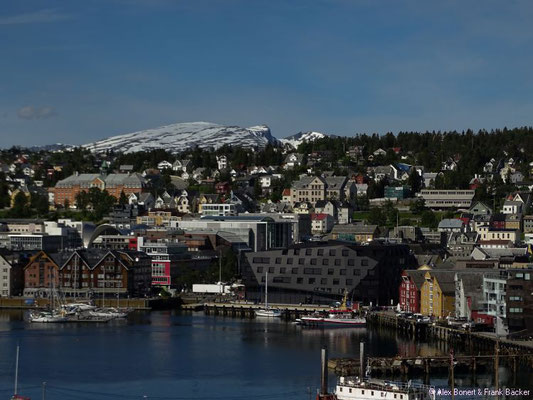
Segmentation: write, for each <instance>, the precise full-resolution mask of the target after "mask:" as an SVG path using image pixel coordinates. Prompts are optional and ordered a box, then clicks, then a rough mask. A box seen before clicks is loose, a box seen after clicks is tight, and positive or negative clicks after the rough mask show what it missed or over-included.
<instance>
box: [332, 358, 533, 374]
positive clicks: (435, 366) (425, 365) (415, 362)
mask: <svg viewBox="0 0 533 400" xmlns="http://www.w3.org/2000/svg"><path fill="white" fill-rule="evenodd" d="M453 360H454V369H455V371H457V372H463V373H472V374H476V373H478V372H480V373H485V372H488V371H494V369H495V368H497V367H498V366H499V365H502V364H505V365H508V366H509V367H510V369H511V370H512V371H513V374H514V373H516V370H517V368H519V366H528V367H529V368H532V367H533V353H529V354H513V355H510V354H502V355H498V356H497V357H496V356H495V355H493V354H488V355H455V356H454V357H453ZM450 365H451V357H450V356H432V357H368V358H367V360H366V363H365V364H364V369H365V370H367V369H369V371H370V373H371V375H372V376H374V377H385V376H409V377H413V376H427V377H429V376H430V375H431V374H434V373H437V374H439V373H447V372H448V371H449V369H450ZM328 368H329V369H330V370H332V371H333V372H335V374H337V375H339V376H353V375H359V373H360V371H361V363H360V360H358V359H353V358H336V359H330V360H329V361H328Z"/></svg>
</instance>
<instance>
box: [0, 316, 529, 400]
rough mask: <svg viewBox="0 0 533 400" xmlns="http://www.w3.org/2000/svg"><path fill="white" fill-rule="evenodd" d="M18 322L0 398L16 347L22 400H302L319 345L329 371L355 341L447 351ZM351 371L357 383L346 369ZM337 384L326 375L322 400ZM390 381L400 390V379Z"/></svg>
mask: <svg viewBox="0 0 533 400" xmlns="http://www.w3.org/2000/svg"><path fill="white" fill-rule="evenodd" d="M26 317H27V312H24V311H0V390H5V392H4V393H10V394H12V393H13V389H12V388H13V379H14V376H13V371H14V360H15V350H14V349H15V348H16V345H17V343H18V342H20V346H21V354H20V361H21V362H20V371H19V387H20V393H21V394H23V395H24V396H27V397H30V398H32V399H36V398H41V395H42V386H43V382H46V391H47V398H49V399H54V400H72V399H83V398H85V399H86V398H88V397H90V398H91V399H92V400H104V399H109V398H110V397H117V396H119V397H120V396H122V398H124V397H127V398H132V399H133V398H142V396H144V395H146V396H148V397H147V398H161V399H171V398H175V397H177V395H176V393H179V397H182V398H191V399H197V398H201V399H214V400H216V399H218V398H224V399H226V400H230V399H242V398H243V396H248V397H249V398H265V399H287V400H307V399H309V398H315V397H316V394H317V390H318V389H319V386H320V384H319V379H320V374H319V370H320V369H319V368H318V365H319V362H320V356H319V355H320V349H321V348H322V346H327V347H328V350H329V353H330V357H331V359H330V363H329V364H331V361H333V360H339V359H344V358H349V359H355V360H357V359H358V357H359V354H360V343H361V342H364V343H365V353H366V354H367V355H368V358H369V359H370V358H371V357H375V358H384V359H393V358H394V357H396V356H397V355H398V354H406V355H407V356H409V357H412V358H413V359H415V358H416V357H418V356H422V355H424V354H431V355H432V357H439V356H440V357H445V356H446V355H447V353H448V351H449V349H448V348H447V347H446V346H445V345H444V344H432V343H424V342H415V341H413V340H412V339H409V338H405V337H403V336H398V335H396V334H394V333H392V332H391V331H382V330H379V329H377V330H376V329H373V328H371V327H362V328H352V327H349V328H343V329H327V328H323V329H302V327H300V326H297V325H295V324H294V323H292V322H289V321H285V320H284V319H280V318H272V319H271V318H267V319H259V318H255V319H254V318H240V317H238V318H234V317H230V316H223V315H216V316H215V315H205V314H204V313H203V312H190V311H188V312H175V311H152V312H145V311H136V312H134V313H132V314H130V315H129V316H128V318H125V319H115V320H112V321H109V322H107V323H105V324H33V323H29V322H28V321H27V319H26ZM481 364H482V362H481V361H480V362H479V365H480V368H479V371H478V372H479V373H478V374H477V377H476V382H477V384H478V385H486V386H490V385H491V382H492V380H493V374H492V371H491V370H490V369H488V370H487V371H486V372H484V371H483V370H482V368H481ZM354 365H355V364H354ZM435 365H436V364H435ZM519 365H520V364H519ZM44 366H45V367H44ZM352 367H353V366H352ZM499 371H500V381H501V384H502V385H508V386H511V385H513V373H512V369H511V367H510V366H509V365H508V364H507V363H506V362H505V361H504V360H503V359H501V360H500V366H499ZM529 371H530V370H526V369H525V368H520V367H519V368H517V371H516V378H515V379H516V382H515V383H514V386H515V387H524V388H527V387H528V385H530V383H529V377H530V376H529ZM342 372H346V371H342ZM351 372H352V373H353V374H354V375H359V371H358V370H357V366H356V365H355V370H353V371H351ZM434 372H435V375H432V377H431V385H435V386H436V387H449V385H448V375H447V372H446V371H444V370H443V371H437V370H435V371H434ZM341 375H343V374H342V373H341V371H340V370H339V371H335V370H334V369H329V374H328V378H329V382H331V385H330V386H328V388H329V391H330V392H331V393H333V392H334V390H335V382H336V380H337V378H339V377H340V376H341ZM373 378H379V377H378V375H375V376H373ZM383 378H384V379H388V378H386V377H385V376H383ZM394 378H395V380H396V381H399V382H401V381H404V379H403V377H402V375H397V376H395V377H394ZM410 379H411V378H410ZM413 379H415V378H413ZM407 380H408V379H405V381H404V382H407ZM206 381H209V382H211V384H210V385H205V384H204V382H206ZM456 381H457V384H458V385H463V386H468V385H470V384H472V382H474V381H473V380H472V377H471V374H469V373H468V372H466V373H463V372H461V371H457V376H456ZM66 382H68V384H66ZM419 382H420V383H422V382H423V379H422V377H420V380H419ZM236 387H238V388H239V392H238V393H236V392H235V388H236ZM128 396H129V397H128Z"/></svg>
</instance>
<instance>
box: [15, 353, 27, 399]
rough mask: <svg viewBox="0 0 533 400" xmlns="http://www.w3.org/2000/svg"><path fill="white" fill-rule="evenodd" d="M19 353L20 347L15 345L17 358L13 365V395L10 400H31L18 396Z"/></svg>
mask: <svg viewBox="0 0 533 400" xmlns="http://www.w3.org/2000/svg"><path fill="white" fill-rule="evenodd" d="M19 353H20V346H18V345H17V358H16V363H15V393H13V396H12V397H11V400H31V399H30V398H29V397H24V396H21V395H19V394H18V391H19V387H18V386H19Z"/></svg>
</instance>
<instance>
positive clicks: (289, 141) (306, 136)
mask: <svg viewBox="0 0 533 400" xmlns="http://www.w3.org/2000/svg"><path fill="white" fill-rule="evenodd" d="M328 136H329V135H326V134H325V133H321V132H313V131H310V132H298V133H297V134H296V135H292V136H289V137H286V138H284V139H280V142H281V143H283V144H284V145H288V146H290V147H292V148H294V149H297V148H298V146H299V145H301V144H302V143H304V142H314V141H315V140H318V139H323V138H325V137H328Z"/></svg>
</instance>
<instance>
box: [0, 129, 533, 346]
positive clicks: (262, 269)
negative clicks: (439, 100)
mask: <svg viewBox="0 0 533 400" xmlns="http://www.w3.org/2000/svg"><path fill="white" fill-rule="evenodd" d="M531 136H532V132H531V128H517V129H514V130H504V131H496V132H490V133H489V132H479V133H477V134H474V133H473V132H471V131H468V132H466V133H465V132H463V133H456V132H455V133H446V134H442V133H426V134H415V133H409V134H408V133H406V134H399V135H397V136H393V135H392V134H391V135H385V136H381V137H378V136H375V135H374V136H367V135H361V136H357V137H354V138H339V137H327V136H323V137H319V138H313V139H309V140H307V141H302V142H301V143H298V145H297V146H294V145H289V144H283V145H279V144H278V145H272V144H267V145H266V146H264V147H256V148H253V149H246V148H240V147H232V146H227V145H225V146H222V147H220V148H218V149H201V148H198V147H196V148H193V149H190V150H185V151H181V152H171V151H166V150H151V151H144V152H136V153H128V154H122V153H119V152H114V151H104V152H91V151H89V150H88V149H86V148H81V147H61V148H58V149H52V150H50V149H47V150H44V149H27V148H18V147H13V148H11V149H6V150H2V151H1V153H0V174H1V181H0V196H1V203H2V204H1V206H2V207H3V210H2V211H1V212H0V216H1V218H0V296H1V298H0V305H2V306H3V307H9V306H10V304H11V305H12V304H14V303H9V300H13V299H19V300H22V302H19V303H17V304H24V305H26V306H29V307H31V306H33V305H35V304H38V302H39V300H40V299H47V298H48V297H50V296H51V294H52V292H53V291H59V292H60V293H61V294H62V295H63V296H64V297H68V298H74V297H75V298H81V299H86V300H93V299H101V298H103V299H105V298H113V299H114V298H117V297H118V298H119V299H120V298H122V299H135V298H145V299H146V298H169V299H171V298H181V297H186V296H189V295H191V294H196V295H199V296H201V295H207V294H210V295H218V296H217V297H218V301H224V299H226V300H227V301H228V302H229V301H232V302H246V303H261V302H262V301H264V289H265V284H268V291H269V293H268V296H269V300H270V302H271V303H276V304H286V305H287V304H297V305H305V304H314V305H329V304H332V303H334V302H338V301H341V299H342V298H343V296H344V295H345V294H346V295H347V297H348V299H349V300H350V301H351V303H352V304H357V305H358V306H359V307H366V308H368V309H375V308H383V307H389V308H393V309H395V310H397V311H401V312H404V313H407V314H408V315H411V314H414V315H421V316H425V317H429V318H431V319H432V320H442V321H454V322H455V323H459V325H461V324H462V325H464V326H465V327H466V326H468V328H469V329H470V328H471V329H472V330H474V329H476V330H482V331H486V332H497V333H498V334H499V335H502V336H505V337H509V338H521V339H528V338H529V337H530V336H531V335H532V334H533V312H532V307H533V295H532V293H533V290H532V289H533V284H532V282H533V281H532V280H531V276H532V273H533V252H532V249H531V245H532V244H533V208H532V201H533V192H532V190H533V178H532V177H533V159H532V158H531V154H533V153H532V152H533V149H532V148H531V146H532V143H533V142H532V141H531ZM511 138H512V140H511ZM502 140H507V142H506V143H507V144H506V145H505V146H503V147H502V146H499V147H497V146H496V145H494V146H492V147H489V146H491V145H492V143H496V142H498V141H502ZM421 141H431V142H433V143H435V145H434V146H433V147H432V148H429V147H427V146H425V145H424V144H423V143H420V142H421ZM474 141H476V142H477V141H479V142H480V143H479V146H478V145H475V146H474V148H475V149H481V148H482V145H481V141H484V142H485V146H486V151H485V152H481V151H480V150H474V151H473V152H471V153H469V152H468V150H465V148H466V149H468V148H469V147H470V145H471V143H473V142H474ZM169 150H171V149H169ZM265 280H268V282H265ZM208 292H209V293H208Z"/></svg>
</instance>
